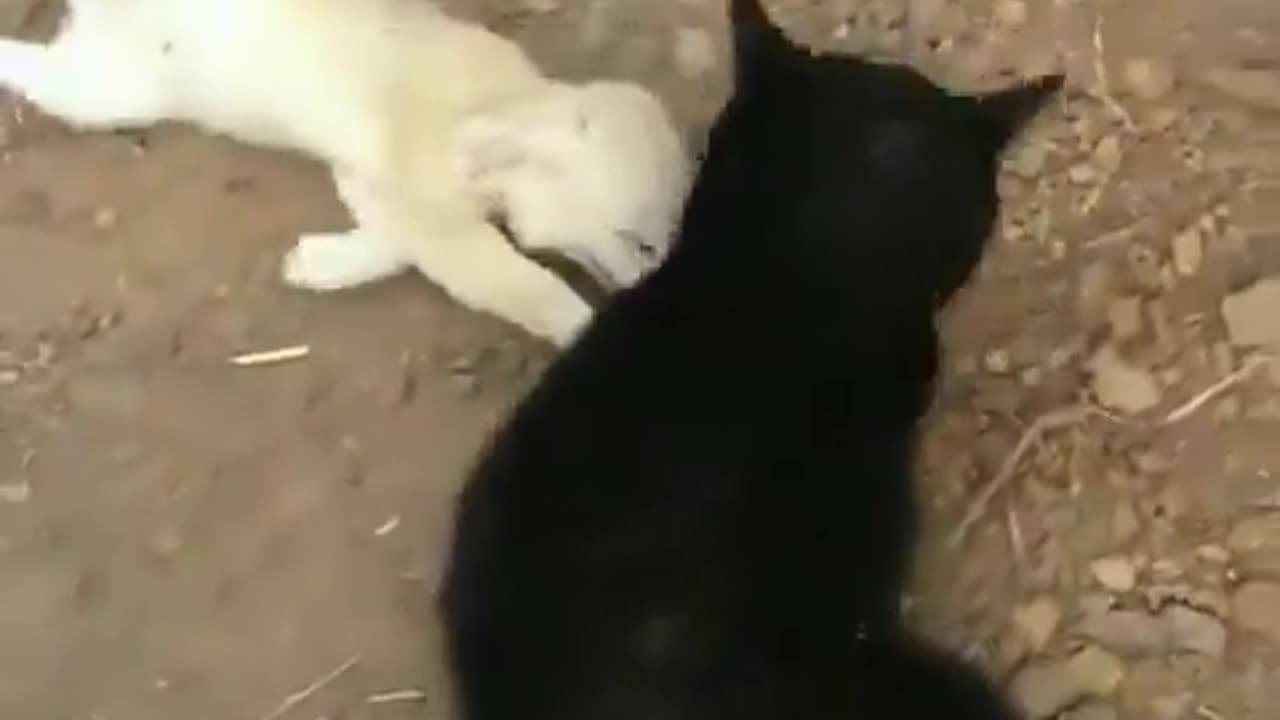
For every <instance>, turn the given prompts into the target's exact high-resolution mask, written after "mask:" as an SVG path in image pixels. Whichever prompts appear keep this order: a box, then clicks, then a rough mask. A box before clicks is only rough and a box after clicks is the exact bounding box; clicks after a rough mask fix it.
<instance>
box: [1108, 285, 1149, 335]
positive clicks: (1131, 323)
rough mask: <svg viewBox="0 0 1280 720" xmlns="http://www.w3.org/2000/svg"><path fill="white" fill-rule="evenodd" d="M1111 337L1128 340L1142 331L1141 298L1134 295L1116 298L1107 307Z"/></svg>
mask: <svg viewBox="0 0 1280 720" xmlns="http://www.w3.org/2000/svg"><path fill="white" fill-rule="evenodd" d="M1107 321H1108V323H1109V324H1110V325H1111V337H1112V338H1114V339H1116V340H1128V339H1130V338H1132V337H1134V336H1136V335H1137V334H1138V333H1139V332H1141V331H1142V300H1141V298H1138V297H1136V296H1134V295H1129V296H1127V297H1122V298H1117V299H1115V300H1112V301H1111V304H1110V305H1109V306H1108V307H1107Z"/></svg>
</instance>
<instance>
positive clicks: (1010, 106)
mask: <svg viewBox="0 0 1280 720" xmlns="http://www.w3.org/2000/svg"><path fill="white" fill-rule="evenodd" d="M1064 79H1065V78H1064V77H1063V76H1062V75H1045V76H1042V77H1039V78H1036V79H1034V80H1030V81H1028V82H1025V83H1022V84H1021V85H1015V86H1013V87H1011V88H1006V89H1004V90H998V91H996V92H993V93H989V94H986V95H980V96H979V97H978V98H977V101H978V110H979V112H980V113H981V115H982V117H983V119H984V120H985V121H986V123H987V124H988V126H989V127H991V128H992V130H993V131H994V132H995V135H996V140H997V142H999V143H1000V144H1001V145H1003V144H1004V143H1007V142H1009V141H1010V140H1012V139H1013V138H1014V137H1016V136H1017V135H1018V133H1020V132H1021V131H1022V129H1023V128H1024V127H1026V125H1027V123H1029V122H1031V120H1032V118H1034V117H1035V116H1036V115H1037V114H1039V112H1040V111H1041V110H1043V109H1044V106H1045V105H1046V104H1047V103H1048V102H1049V101H1050V100H1051V99H1053V97H1054V96H1055V95H1057V93H1058V91H1059V90H1061V89H1062V84H1063V81H1064Z"/></svg>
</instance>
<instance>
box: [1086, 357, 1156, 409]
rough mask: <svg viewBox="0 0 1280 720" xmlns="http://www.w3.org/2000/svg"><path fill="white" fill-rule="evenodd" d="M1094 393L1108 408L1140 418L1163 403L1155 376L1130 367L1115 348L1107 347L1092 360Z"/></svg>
mask: <svg viewBox="0 0 1280 720" xmlns="http://www.w3.org/2000/svg"><path fill="white" fill-rule="evenodd" d="M1088 370H1089V372H1090V373H1092V374H1093V391H1094V393H1095V394H1096V395H1097V396H1098V402H1100V403H1102V404H1103V405H1105V406H1106V407H1108V408H1111V409H1113V410H1119V411H1121V412H1124V413H1129V414H1136V413H1140V412H1143V411H1144V410H1149V409H1151V408H1153V407H1155V406H1156V405H1157V404H1158V403H1159V402H1160V387H1159V385H1157V384H1156V379H1155V377H1154V376H1152V374H1151V373H1149V372H1147V371H1146V370H1143V369H1141V368H1138V367H1134V366H1133V365H1130V364H1129V363H1128V362H1126V361H1125V360H1124V358H1122V357H1120V353H1119V352H1117V351H1116V349H1115V348H1114V347H1113V346H1111V345H1105V346H1103V347H1102V348H1101V349H1100V350H1098V352H1097V353H1095V354H1094V356H1093V357H1092V358H1091V359H1090V360H1089V363H1088Z"/></svg>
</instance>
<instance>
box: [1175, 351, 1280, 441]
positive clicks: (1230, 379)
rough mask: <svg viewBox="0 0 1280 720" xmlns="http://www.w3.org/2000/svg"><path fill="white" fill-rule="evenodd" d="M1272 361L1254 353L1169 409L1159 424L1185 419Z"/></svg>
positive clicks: (1270, 358)
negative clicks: (1225, 374) (1230, 370)
mask: <svg viewBox="0 0 1280 720" xmlns="http://www.w3.org/2000/svg"><path fill="white" fill-rule="evenodd" d="M1274 361H1275V358H1272V357H1269V356H1266V355H1256V356H1254V357H1251V358H1249V359H1248V360H1246V361H1245V363H1244V365H1241V366H1240V369H1239V370H1236V371H1235V372H1233V373H1231V374H1230V375H1228V376H1226V377H1224V378H1222V379H1221V380H1219V381H1218V382H1216V383H1214V384H1212V385H1210V386H1209V387H1207V388H1205V389H1204V390H1202V391H1200V392H1199V393H1196V395H1195V397H1193V398H1191V399H1190V400H1188V401H1186V402H1185V403H1183V404H1182V405H1179V406H1178V407H1176V408H1174V409H1173V410H1171V411H1170V412H1169V414H1168V415H1165V416H1164V419H1163V420H1161V421H1160V422H1159V424H1160V425H1173V424H1174V423H1179V422H1182V421H1183V420H1186V419H1187V418H1189V417H1191V415H1192V414H1194V413H1195V412H1196V411H1197V410H1199V409H1200V408H1201V407H1204V404H1205V403H1207V402H1209V401H1210V400H1212V399H1214V398H1215V397H1217V396H1218V395H1221V394H1222V393H1224V392H1226V391H1227V390H1230V389H1231V388H1232V387H1234V386H1235V385H1237V384H1239V383H1241V382H1244V381H1245V380H1247V379H1249V378H1250V377H1251V376H1252V375H1253V374H1254V373H1255V372H1257V370H1258V368H1260V367H1265V366H1267V365H1270V364H1271V363H1272V362H1274Z"/></svg>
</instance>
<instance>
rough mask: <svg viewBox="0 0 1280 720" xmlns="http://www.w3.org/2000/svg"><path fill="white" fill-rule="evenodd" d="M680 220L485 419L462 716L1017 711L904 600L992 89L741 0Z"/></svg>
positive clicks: (1005, 120) (458, 667) (995, 117)
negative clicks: (916, 494) (833, 48)
mask: <svg viewBox="0 0 1280 720" xmlns="http://www.w3.org/2000/svg"><path fill="white" fill-rule="evenodd" d="M732 7H733V10H732V13H733V38H734V45H735V62H736V90H735V94H734V96H733V97H732V99H731V100H730V101H729V103H728V105H727V106H726V107H725V108H724V110H723V111H722V113H721V115H720V117H719V119H718V120H717V122H716V124H715V126H714V128H713V129H712V132H711V135H710V140H709V144H708V150H707V156H706V158H705V161H704V163H703V165H702V167H701V170H700V173H699V176H698V178H697V180H696V185H695V187H694V189H693V192H692V196H691V198H690V200H689V203H688V205H687V208H686V211H685V217H684V221H683V226H682V229H681V236H680V239H679V241H678V242H677V244H676V247H675V249H674V251H673V253H672V254H671V256H670V257H669V259H668V260H667V261H666V263H665V264H664V265H663V266H662V267H661V268H659V269H658V270H657V271H656V272H655V273H654V274H652V275H651V276H650V277H649V278H648V279H646V280H645V281H643V282H642V283H641V284H640V285H639V286H637V287H635V288H633V289H632V290H630V291H627V292H624V293H622V294H620V295H619V296H617V297H616V299H615V300H614V301H613V302H612V303H610V304H609V305H608V306H607V307H606V308H605V309H604V311H603V312H602V313H601V314H600V315H599V316H598V318H597V319H596V321H595V322H594V324H593V325H592V326H591V327H590V328H589V329H588V330H587V331H586V332H585V334H584V335H583V336H582V337H581V338H580V339H579V341H578V342H577V343H575V344H574V345H573V346H572V347H571V348H570V349H569V350H568V351H567V352H565V353H564V354H563V355H562V356H561V357H560V358H559V359H558V360H557V361H556V362H555V364H554V365H553V366H552V367H551V369H550V370H549V371H548V372H547V373H546V375H545V377H544V378H543V379H542V381H541V382H540V384H539V385H538V386H537V387H536V388H535V389H534V390H533V391H532V392H531V394H530V395H529V396H528V397H527V398H526V399H525V401H524V402H523V403H522V404H521V405H520V407H519V408H518V409H517V411H516V412H515V414H514V416H513V417H512V418H511V420H510V422H509V423H508V424H507V426H506V427H505V429H503V430H502V431H501V432H500V433H499V434H498V436H497V437H496V438H495V439H494V441H493V443H492V445H491V446H490V447H489V449H488V450H487V453H486V454H485V456H484V457H483V459H482V460H481V461H480V463H479V465H478V467H477V468H476V469H475V471H474V474H473V476H472V477H471V479H470V485H469V486H468V487H467V489H466V490H465V492H464V494H463V496H462V498H461V501H460V508H459V516H458V526H457V530H456V538H455V545H454V547H453V555H452V559H451V565H450V567H449V569H448V572H447V576H446V579H445V586H444V594H443V600H442V611H443V617H444V624H445V629H446V633H447V638H448V649H449V652H450V658H451V661H452V663H453V668H454V671H455V673H456V678H457V684H458V689H459V692H460V698H459V699H460V701H461V710H462V713H463V717H464V718H465V719H466V720H855V719H858V718H863V719H868V720H870V719H886V720H887V719H890V718H893V719H899V720H912V719H916V718H919V719H921V720H924V719H925V718H929V719H938V718H957V719H975V720H976V719H983V720H1008V719H1010V718H1013V717H1015V715H1014V714H1013V713H1012V712H1011V711H1010V710H1009V709H1008V708H1007V707H1006V705H1005V704H1004V701H1003V700H1002V699H1001V698H1000V696H999V694H998V693H997V692H996V691H995V690H993V689H992V688H991V687H990V686H989V684H988V683H987V682H986V681H985V680H984V679H983V677H982V676H981V675H980V674H979V673H978V672H977V671H975V670H973V669H971V668H969V667H967V666H966V665H964V664H963V663H961V662H960V661H959V660H958V659H955V658H952V657H950V656H948V655H946V654H944V653H942V652H940V651H938V650H935V649H932V648H931V647H929V646H928V645H926V644H924V643H922V642H920V641H918V640H917V639H915V638H913V637H912V636H911V635H910V634H909V633H908V632H907V631H905V630H904V629H903V626H902V623H901V621H900V618H899V615H898V605H899V598H900V594H901V591H902V585H903V582H904V578H905V576H906V574H907V565H908V556H909V554H910V550H911V547H912V543H913V541H914V534H915V527H914V523H915V521H914V518H915V509H914V503H913V497H912V465H913V455H914V446H915V438H916V424H917V422H918V420H919V418H920V416H921V414H922V413H923V412H924V411H925V409H926V406H927V404H928V402H929V400H930V396H931V386H932V383H933V380H934V376H935V372H936V353H937V339H936V333H935V327H934V315H935V311H936V309H937V307H938V306H939V305H940V304H941V303H943V302H945V301H946V300H947V298H949V297H950V295H951V294H952V293H953V292H954V291H955V290H956V289H957V288H958V287H960V286H961V285H962V284H963V283H964V282H965V280H966V279H967V277H968V276H969V274H970V272H971V271H972V269H973V267H974V265H975V264H976V263H977V261H978V259H979V258H980V256H981V254H982V248H983V245H984V242H985V240H986V238H987V236H988V234H989V233H990V230H991V226H992V223H993V219H994V217H995V214H996V208H997V197H996V191H995V180H996V169H997V159H998V156H999V154H1000V152H1001V150H1002V149H1003V148H1004V147H1005V145H1006V144H1007V143H1008V142H1009V140H1010V139H1011V138H1013V137H1014V135H1015V134H1016V133H1017V132H1018V130H1019V129H1020V128H1021V126H1022V125H1023V124H1024V122H1026V121H1027V120H1028V119H1029V118H1031V117H1032V116H1033V115H1034V114H1035V113H1036V112H1037V111H1038V110H1039V109H1040V107H1041V106H1042V105H1043V104H1044V103H1045V101H1046V100H1047V99H1048V98H1049V97H1051V96H1052V95H1053V93H1054V91H1055V90H1056V89H1057V88H1058V87H1059V86H1060V85H1061V82H1062V79H1061V78H1060V77H1056V76H1055V77H1047V78H1043V79H1041V80H1039V81H1036V82H1034V83H1032V84H1029V85H1025V86H1021V87H1018V88H1015V89H1011V90H1007V91H1004V92H999V93H995V94H992V95H986V96H981V97H976V98H975V97H962V96H956V95H951V94H948V93H946V92H944V91H942V90H941V89H939V88H937V87H936V86H934V85H933V84H931V83H930V82H929V81H928V80H926V79H925V78H924V77H923V76H921V75H920V74H918V73H916V72H915V71H913V70H911V69H908V68H906V67H900V66H888V65H877V64H872V63H868V62H865V61H862V60H858V59H856V58H850V57H837V56H831V55H828V56H822V55H817V56H815V55H813V54H812V53H811V52H810V51H809V50H807V49H805V48H801V47H798V46H796V45H794V44H792V43H791V42H790V41H789V40H787V39H786V38H785V37H784V36H783V34H782V33H781V32H779V31H778V30H777V29H776V28H775V27H774V26H773V25H772V24H770V22H769V21H768V19H767V17H766V16H765V14H764V12H763V10H762V8H761V7H760V6H759V5H758V4H757V0H734V2H733V3H732Z"/></svg>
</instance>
